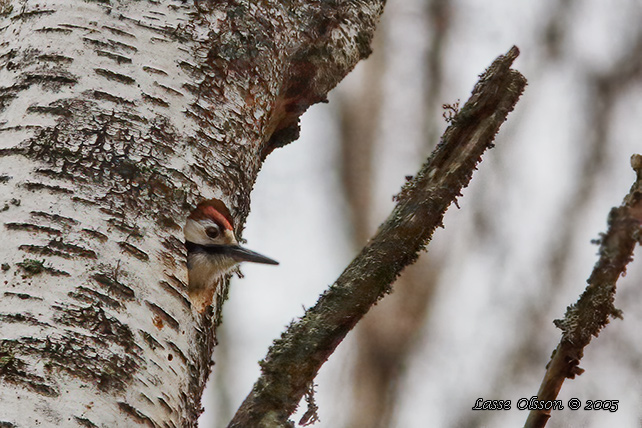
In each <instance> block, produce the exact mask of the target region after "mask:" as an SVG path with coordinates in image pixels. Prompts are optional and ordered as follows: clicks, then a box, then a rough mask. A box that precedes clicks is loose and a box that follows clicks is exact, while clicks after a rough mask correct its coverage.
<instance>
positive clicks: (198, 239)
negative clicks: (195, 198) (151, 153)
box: [183, 199, 279, 312]
mask: <svg viewBox="0 0 642 428" xmlns="http://www.w3.org/2000/svg"><path fill="white" fill-rule="evenodd" d="M233 224H234V223H233V220H232V215H231V214H230V211H229V210H228V209H227V207H226V206H225V204H224V203H223V202H221V201H219V200H218V199H210V200H208V201H204V202H201V203H200V204H198V206H197V207H196V209H195V210H194V211H193V212H192V213H191V214H190V216H189V217H188V218H187V222H186V223H185V228H184V229H183V232H184V233H185V247H186V248H187V268H188V274H189V285H188V293H189V294H190V296H191V297H193V299H192V300H197V301H198V302H199V303H198V306H199V307H200V309H199V310H200V311H201V312H202V310H201V309H203V310H204V307H205V306H207V305H209V304H210V303H211V302H212V300H211V297H212V294H213V292H214V291H215V289H216V287H217V283H218V281H219V280H220V279H221V278H222V277H223V276H225V274H226V273H228V272H229V271H230V270H231V269H232V268H233V267H234V266H236V265H237V264H238V263H241V262H254V263H266V264H271V265H278V264H279V262H277V261H275V260H272V259H270V258H268V257H265V256H263V255H261V254H259V253H256V252H254V251H251V250H248V249H246V248H243V247H241V246H240V245H239V244H238V242H237V240H236V236H235V234H234V226H233ZM203 294H204V295H205V297H203V296H202V295H203ZM194 296H196V298H194ZM203 302H205V303H203Z"/></svg>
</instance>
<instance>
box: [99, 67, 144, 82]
mask: <svg viewBox="0 0 642 428" xmlns="http://www.w3.org/2000/svg"><path fill="white" fill-rule="evenodd" d="M94 72H95V73H96V74H98V75H99V76H102V77H104V78H105V79H107V80H112V81H114V82H119V83H122V84H124V85H133V84H134V83H136V80H134V79H132V78H131V77H129V76H126V75H124V74H121V73H116V72H115V71H110V70H106V69H104V68H94Z"/></svg>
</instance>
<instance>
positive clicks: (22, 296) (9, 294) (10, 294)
mask: <svg viewBox="0 0 642 428" xmlns="http://www.w3.org/2000/svg"><path fill="white" fill-rule="evenodd" d="M4 295H5V297H17V298H18V299H20V300H42V297H37V296H32V295H30V294H27V293H13V292H11V291H5V292H4Z"/></svg>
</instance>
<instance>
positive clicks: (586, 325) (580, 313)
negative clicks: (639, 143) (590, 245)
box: [524, 154, 642, 428]
mask: <svg viewBox="0 0 642 428" xmlns="http://www.w3.org/2000/svg"><path fill="white" fill-rule="evenodd" d="M631 166H632V167H633V169H634V170H635V172H636V175H637V178H636V180H635V182H634V183H633V186H631V190H630V191H629V193H628V194H627V195H626V196H625V197H624V201H623V202H622V205H620V206H619V207H614V208H613V209H611V212H610V213H609V216H608V229H607V231H606V233H604V234H602V235H601V237H600V250H599V253H598V254H599V256H600V257H599V259H598V261H597V263H596V264H595V266H594V268H593V272H591V276H590V277H589V278H588V280H587V282H588V286H587V287H586V289H585V290H584V293H582V295H581V296H580V298H579V299H578V301H577V302H576V303H574V304H572V305H570V306H569V307H568V308H567V310H566V314H565V316H564V319H561V320H555V325H556V326H557V327H559V328H560V329H561V330H562V338H561V339H560V343H559V344H558V345H557V348H556V349H555V350H554V351H553V355H552V356H551V360H550V361H549V363H548V365H547V366H546V373H545V374H544V378H543V379H542V383H541V384H540V388H539V391H538V392H537V399H538V400H540V401H551V400H555V399H556V398H557V395H558V394H559V392H560V390H561V389H562V385H563V384H564V381H565V380H566V379H567V378H568V379H574V378H575V376H578V375H581V374H582V373H583V372H584V369H582V368H580V366H579V364H580V360H581V359H582V357H583V356H584V348H586V347H587V346H588V345H589V343H590V342H591V340H592V339H593V337H597V336H598V334H599V333H600V331H601V330H602V329H603V328H604V327H606V325H607V324H608V323H609V321H610V319H611V318H622V311H620V310H619V309H617V308H616V307H615V305H614V302H615V291H616V285H617V280H618V279H619V278H620V276H623V275H624V274H625V273H626V268H627V265H628V264H629V263H630V262H631V261H633V250H634V249H635V247H636V244H640V243H642V240H641V239H640V236H641V235H640V232H642V227H641V225H642V156H641V155H638V154H636V155H633V156H632V157H631ZM550 417H551V410H550V409H549V410H546V409H536V410H531V411H530V412H529V414H528V418H527V419H526V423H525V424H524V426H525V427H526V428H543V427H544V426H546V423H547V422H548V420H549V419H550Z"/></svg>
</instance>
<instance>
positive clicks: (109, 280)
mask: <svg viewBox="0 0 642 428" xmlns="http://www.w3.org/2000/svg"><path fill="white" fill-rule="evenodd" d="M92 278H93V280H94V281H96V282H97V283H98V284H99V285H101V286H103V287H105V288H106V289H107V291H109V292H110V293H111V294H113V295H116V296H118V297H119V298H121V299H124V300H133V299H134V296H135V293H134V290H133V289H131V288H130V287H128V286H127V285H125V284H123V283H121V282H119V281H118V280H116V279H115V278H113V277H112V276H110V275H108V274H106V273H96V274H94V275H92Z"/></svg>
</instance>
